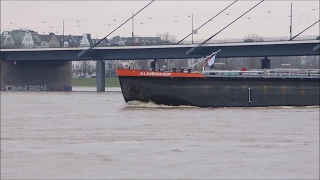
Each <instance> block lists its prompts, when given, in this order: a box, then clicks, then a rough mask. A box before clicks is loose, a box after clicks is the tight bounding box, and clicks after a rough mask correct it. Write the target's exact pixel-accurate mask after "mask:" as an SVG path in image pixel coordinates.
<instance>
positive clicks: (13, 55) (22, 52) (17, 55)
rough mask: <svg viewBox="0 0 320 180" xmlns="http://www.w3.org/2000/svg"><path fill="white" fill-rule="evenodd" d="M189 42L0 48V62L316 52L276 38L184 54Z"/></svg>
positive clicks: (307, 43)
mask: <svg viewBox="0 0 320 180" xmlns="http://www.w3.org/2000/svg"><path fill="white" fill-rule="evenodd" d="M196 45H197V44H192V45H157V46H113V47H96V48H94V49H92V50H91V52H90V53H89V55H87V56H82V57H78V53H79V52H81V51H83V50H86V49H87V47H80V48H37V49H35V48H33V49H1V50H0V51H1V59H2V61H75V60H76V61H84V60H133V59H134V60H143V59H187V58H201V57H203V56H206V55H208V54H211V53H212V52H214V51H217V50H219V49H221V52H220V53H218V54H217V56H216V57H217V58H236V57H275V56H311V55H318V54H319V49H317V50H313V49H314V47H316V46H317V45H319V40H301V41H278V42H241V43H224V44H205V45H203V46H201V47H199V48H197V49H196V50H195V51H194V52H193V53H191V54H186V51H188V50H189V49H190V48H192V47H195V46H196Z"/></svg>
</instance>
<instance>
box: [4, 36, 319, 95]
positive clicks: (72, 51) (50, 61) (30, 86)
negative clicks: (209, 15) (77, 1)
mask: <svg viewBox="0 0 320 180" xmlns="http://www.w3.org/2000/svg"><path fill="white" fill-rule="evenodd" d="M195 46H197V44H192V45H158V46H114V47H96V48H94V49H92V50H91V51H90V52H89V53H88V54H86V56H82V57H79V56H78V53H80V52H81V51H83V50H86V49H87V48H88V47H82V48H38V49H35V48H33V49H1V51H0V52H1V61H2V62H1V66H2V72H1V78H2V80H1V89H2V90H19V91H30V90H33V91H34V90H39V91H70V90H72V87H71V79H72V76H71V70H72V69H71V67H72V66H71V61H75V60H76V61H86V60H96V61H97V90H98V91H104V90H105V83H104V74H105V69H104V68H105V66H104V64H105V62H104V61H103V60H145V59H154V60H156V59H187V58H200V57H204V56H206V55H209V54H211V53H212V52H214V51H217V50H219V49H221V51H220V52H219V53H218V54H217V56H216V57H217V58H236V57H264V59H262V63H261V64H262V68H263V69H267V68H270V59H268V57H275V56H312V55H319V40H299V41H277V42H241V43H239V42H238V43H223V44H205V45H203V46H201V47H198V48H196V49H195V51H193V52H192V53H190V54H187V53H186V52H187V51H188V50H189V49H191V48H192V47H195ZM155 64H156V63H155V61H154V62H153V63H152V66H153V68H154V67H155Z"/></svg>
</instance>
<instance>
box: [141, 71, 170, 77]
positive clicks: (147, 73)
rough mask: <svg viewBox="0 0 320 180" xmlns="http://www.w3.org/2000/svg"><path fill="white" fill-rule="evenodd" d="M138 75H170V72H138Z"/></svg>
mask: <svg viewBox="0 0 320 180" xmlns="http://www.w3.org/2000/svg"><path fill="white" fill-rule="evenodd" d="M140 76H166V77H168V76H171V73H165V72H140Z"/></svg>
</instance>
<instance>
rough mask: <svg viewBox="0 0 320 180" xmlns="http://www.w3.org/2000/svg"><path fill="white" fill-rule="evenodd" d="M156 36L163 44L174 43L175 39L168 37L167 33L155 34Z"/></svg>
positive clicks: (171, 36)
mask: <svg viewBox="0 0 320 180" xmlns="http://www.w3.org/2000/svg"><path fill="white" fill-rule="evenodd" d="M157 36H158V37H159V38H160V39H161V40H162V41H163V42H164V44H173V43H175V42H176V37H175V36H173V35H170V34H169V32H165V33H162V34H161V33H157Z"/></svg>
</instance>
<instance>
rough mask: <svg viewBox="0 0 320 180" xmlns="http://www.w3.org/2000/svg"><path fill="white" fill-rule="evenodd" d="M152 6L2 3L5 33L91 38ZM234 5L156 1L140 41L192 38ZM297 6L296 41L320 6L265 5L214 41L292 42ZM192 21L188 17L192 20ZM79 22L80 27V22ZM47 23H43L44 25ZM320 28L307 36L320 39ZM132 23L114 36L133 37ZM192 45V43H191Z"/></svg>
mask: <svg viewBox="0 0 320 180" xmlns="http://www.w3.org/2000/svg"><path fill="white" fill-rule="evenodd" d="M149 2H150V1H146V0H144V1H142V0H141V1H54V0H52V1H22V0H20V1H11V0H7V1H3V0H1V31H4V30H11V29H16V28H29V29H32V30H35V31H38V32H39V33H43V32H45V33H48V32H49V31H52V32H55V33H57V32H58V34H62V29H63V25H62V24H63V20H64V31H65V34H74V35H82V34H83V33H91V34H92V36H93V37H98V38H102V37H103V36H105V35H107V34H108V33H110V32H111V31H112V30H113V29H115V28H116V27H117V26H119V25H120V24H121V23H123V22H124V21H125V20H126V19H128V18H129V17H130V16H131V15H132V12H137V11H139V10H140V9H141V8H142V7H143V6H145V5H146V4H148V3H149ZM232 2H233V1H229V0H228V1H227V0H226V1H169V0H167V1H164V0H158V1H157V0H156V1H155V2H153V3H152V4H151V5H150V6H149V7H147V8H146V9H145V10H143V11H142V12H141V13H140V14H138V15H137V16H136V17H135V18H134V32H135V35H138V36H155V35H156V34H157V33H164V32H166V31H168V32H169V33H170V34H172V35H174V36H175V37H176V38H177V39H181V38H183V37H185V36H186V35H188V34H189V33H190V32H191V29H192V21H191V15H192V14H193V16H194V18H193V21H194V29H196V28H198V27H199V26H200V25H202V24H203V23H204V22H206V21H207V20H208V19H210V18H211V17H213V16H214V15H215V14H217V13H218V12H219V11H221V10H222V9H224V8H225V7H226V6H228V5H229V4H231V3H232ZM258 2H259V0H251V1H243V0H239V1H238V2H236V3H235V4H234V5H233V6H231V7H230V8H229V9H227V10H226V11H225V12H223V13H222V14H221V15H219V16H218V17H216V18H215V19H214V20H213V21H211V22H210V23H208V24H207V25H205V26H204V27H203V28H201V29H200V30H199V31H198V34H197V35H194V39H195V40H201V39H206V38H208V37H210V36H211V35H213V34H215V33H216V32H218V31H219V30H221V29H222V28H223V27H224V26H226V25H227V24H229V23H230V22H232V21H233V20H234V19H236V18H237V17H239V16H240V15H241V14H242V13H244V12H245V11H247V10H248V9H250V8H251V7H253V6H254V5H255V4H257V3H258ZM291 2H292V3H293V35H295V34H297V33H299V32H300V31H302V30H303V29H305V28H306V27H308V26H309V25H311V24H312V23H314V22H315V21H317V20H319V6H320V5H319V1H318V0H314V1H307V0H304V1H272V0H265V1H264V2H263V3H261V4H260V5H259V6H257V7H256V8H255V9H253V10H252V11H250V12H249V13H247V14H246V15H245V16H243V17H242V18H241V19H239V20H238V21H237V22H235V23H233V24H232V25H231V26H229V27H228V28H227V29H226V30H224V31H223V32H221V33H220V34H219V35H217V36H216V37H215V38H216V39H225V38H242V37H244V36H246V35H248V34H252V33H255V34H258V35H260V36H265V37H270V36H289V25H290V17H289V15H290V3H291ZM188 16H190V17H188ZM77 21H78V22H77ZM43 22H45V23H43ZM319 26H320V25H319V23H318V24H316V25H315V26H313V27H312V28H310V29H309V30H308V31H306V32H304V34H303V35H318V34H319V31H320V30H319ZM131 32H132V21H129V22H128V23H127V24H126V25H124V26H122V27H121V28H120V29H118V30H117V31H116V32H114V33H113V34H111V35H110V38H111V37H113V36H116V35H120V36H131ZM188 40H190V38H188Z"/></svg>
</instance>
